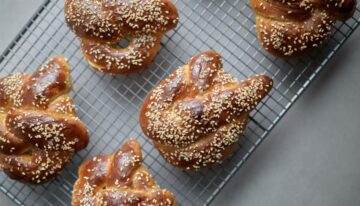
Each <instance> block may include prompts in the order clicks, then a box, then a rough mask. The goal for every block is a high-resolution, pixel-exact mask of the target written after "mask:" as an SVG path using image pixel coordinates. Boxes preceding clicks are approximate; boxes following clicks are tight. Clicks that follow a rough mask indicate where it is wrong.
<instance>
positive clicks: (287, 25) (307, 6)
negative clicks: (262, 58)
mask: <svg viewBox="0 0 360 206" xmlns="http://www.w3.org/2000/svg"><path fill="white" fill-rule="evenodd" d="M250 4H251V6H252V8H253V9H254V11H255V12H256V27H257V33H258V36H259V38H260V41H261V43H262V45H263V46H264V48H265V49H266V50H267V51H269V52H270V53H271V54H273V55H275V56H280V57H286V56H296V55H299V54H301V53H304V52H305V51H306V50H309V49H312V48H316V47H319V46H321V45H322V44H323V43H324V41H326V40H327V39H328V38H329V36H330V35H331V31H332V28H333V25H334V23H335V21H336V20H346V19H348V18H350V17H351V16H352V14H353V12H354V10H355V8H356V0H250Z"/></svg>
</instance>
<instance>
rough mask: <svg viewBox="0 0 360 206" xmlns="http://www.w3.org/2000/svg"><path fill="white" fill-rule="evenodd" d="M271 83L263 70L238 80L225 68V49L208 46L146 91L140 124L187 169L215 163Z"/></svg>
mask: <svg viewBox="0 0 360 206" xmlns="http://www.w3.org/2000/svg"><path fill="white" fill-rule="evenodd" d="M271 87H272V80H271V79H270V78H269V77H267V76H264V75H257V76H254V77H251V78H249V79H247V80H242V81H240V82H237V81H236V80H235V79H234V78H233V77H232V76H231V75H230V74H228V73H226V72H225V71H224V70H223V68H222V63H221V57H220V55H219V54H217V53H215V52H213V51H207V52H204V53H201V54H199V55H197V56H195V57H193V58H192V59H191V60H190V62H189V64H188V65H185V66H183V67H181V68H179V69H178V70H176V71H175V72H174V73H172V74H171V75H170V76H169V77H168V78H167V79H166V80H164V81H162V82H161V83H160V84H159V85H158V86H157V87H156V88H155V89H154V90H153V91H152V92H151V93H150V94H149V95H148V96H147V98H146V99H145V101H144V104H143V106H142V108H141V111H140V125H141V127H142V129H143V131H144V133H145V135H147V136H148V137H149V138H150V139H152V140H153V142H154V144H155V146H156V148H157V149H158V150H159V151H160V153H161V155H162V156H163V157H164V158H165V159H166V160H167V161H168V162H169V163H171V164H173V165H175V166H177V167H180V168H184V169H201V168H206V167H211V166H213V165H214V164H218V163H221V162H222V161H223V160H224V159H225V158H227V157H228V156H229V155H230V154H231V153H232V152H233V150H234V148H235V146H236V143H238V141H239V138H240V136H241V135H242V133H243V131H244V129H245V127H246V124H247V120H248V117H249V113H250V112H251V111H252V110H253V109H254V108H255V107H256V105H257V104H258V103H259V102H260V101H261V100H262V99H263V98H264V97H265V96H266V95H267V94H268V92H269V91H270V90H271Z"/></svg>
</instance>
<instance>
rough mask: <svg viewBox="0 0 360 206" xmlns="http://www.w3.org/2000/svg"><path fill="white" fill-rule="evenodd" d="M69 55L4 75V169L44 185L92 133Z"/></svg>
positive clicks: (0, 147)
mask: <svg viewBox="0 0 360 206" xmlns="http://www.w3.org/2000/svg"><path fill="white" fill-rule="evenodd" d="M68 67H69V66H68V64H67V63H66V60H65V59H64V58H62V57H55V58H53V59H52V60H50V61H49V62H48V63H47V64H45V65H44V66H43V67H42V68H41V69H39V70H38V71H37V72H35V73H34V74H15V75H10V76H8V77H5V78H3V79H0V99H4V100H5V103H3V104H0V119H2V120H3V121H1V122H0V168H1V169H2V170H3V171H4V172H5V173H7V174H8V175H9V176H10V177H12V178H14V179H17V180H19V181H23V182H26V183H32V184H39V183H42V182H44V181H47V180H48V179H50V178H51V177H53V176H55V175H56V174H57V173H58V172H59V171H60V170H61V169H62V168H63V167H64V166H65V164H66V162H67V161H68V159H69V158H70V157H71V156H72V154H73V153H74V152H76V151H78V150H80V149H82V148H84V147H85V146H86V144H87V142H88V133H87V131H86V129H85V127H84V125H83V124H82V123H81V122H80V120H79V119H78V118H77V117H76V112H75V109H74V108H75V107H74V104H73V102H72V100H71V98H70V97H69V96H68V95H67V93H68V92H69V91H70V89H71V82H70V77H69V75H70V74H69V68H68Z"/></svg>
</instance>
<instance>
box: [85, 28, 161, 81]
mask: <svg viewBox="0 0 360 206" xmlns="http://www.w3.org/2000/svg"><path fill="white" fill-rule="evenodd" d="M160 41H161V36H151V35H141V36H138V37H135V38H133V39H132V40H131V42H130V44H129V45H128V47H127V48H125V49H124V48H123V49H121V48H117V46H116V44H112V45H111V44H102V43H98V42H92V41H87V40H82V41H81V49H82V50H83V51H84V56H85V58H86V59H87V60H88V62H89V64H90V65H91V66H92V67H93V68H95V69H97V70H99V71H101V72H106V73H111V74H117V73H118V72H119V69H120V70H121V73H122V74H126V73H132V72H135V71H139V70H141V69H142V68H143V67H144V65H148V64H150V63H151V61H152V60H153V59H154V57H155V55H156V52H157V50H158V49H159V47H160Z"/></svg>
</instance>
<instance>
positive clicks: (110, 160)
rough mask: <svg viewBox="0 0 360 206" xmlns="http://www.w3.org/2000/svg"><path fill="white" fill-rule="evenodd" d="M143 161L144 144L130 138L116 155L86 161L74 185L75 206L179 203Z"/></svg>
mask: <svg viewBox="0 0 360 206" xmlns="http://www.w3.org/2000/svg"><path fill="white" fill-rule="evenodd" d="M142 160H143V157H142V154H141V148H140V144H139V143H138V142H137V141H135V140H130V141H128V142H126V143H125V144H124V145H123V146H122V147H121V148H120V149H119V150H118V151H117V152H116V153H115V154H113V155H101V156H96V157H94V158H92V159H90V160H88V161H86V162H85V163H83V164H82V165H81V167H80V169H79V179H78V180H77V181H76V183H75V185H74V190H73V195H72V206H102V205H106V206H118V205H124V206H139V205H140V206H142V205H143V206H147V205H159V206H160V205H161V206H175V205H176V201H175V198H174V196H173V194H172V193H170V192H169V191H167V190H164V189H160V188H159V186H158V185H157V184H156V182H155V181H154V180H153V178H152V177H151V174H150V173H149V172H148V171H147V170H146V169H145V168H144V167H143V166H142V165H141V161H142Z"/></svg>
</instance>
